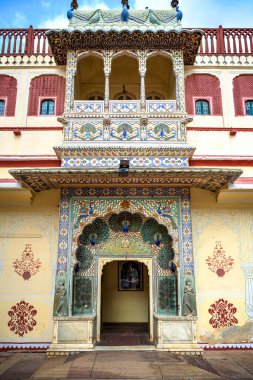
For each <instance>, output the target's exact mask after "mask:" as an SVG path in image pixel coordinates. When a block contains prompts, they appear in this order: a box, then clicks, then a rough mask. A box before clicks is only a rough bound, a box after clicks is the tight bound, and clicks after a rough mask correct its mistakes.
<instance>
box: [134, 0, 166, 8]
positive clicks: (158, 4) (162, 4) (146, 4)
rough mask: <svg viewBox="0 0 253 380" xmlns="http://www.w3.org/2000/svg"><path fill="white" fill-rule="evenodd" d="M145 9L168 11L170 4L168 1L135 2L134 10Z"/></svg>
mask: <svg viewBox="0 0 253 380" xmlns="http://www.w3.org/2000/svg"><path fill="white" fill-rule="evenodd" d="M146 7H148V8H150V9H170V8H171V7H170V2H169V1H168V0H156V1H155V4H154V0H135V3H134V8H135V9H145V8H146Z"/></svg>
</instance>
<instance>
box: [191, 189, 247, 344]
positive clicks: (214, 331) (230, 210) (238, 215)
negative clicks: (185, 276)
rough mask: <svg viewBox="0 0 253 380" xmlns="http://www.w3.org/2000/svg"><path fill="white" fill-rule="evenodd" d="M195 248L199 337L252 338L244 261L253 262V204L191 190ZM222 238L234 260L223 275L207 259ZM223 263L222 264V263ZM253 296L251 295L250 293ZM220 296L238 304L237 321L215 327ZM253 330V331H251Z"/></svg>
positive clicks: (218, 339) (220, 340)
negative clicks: (213, 307)
mask: <svg viewBox="0 0 253 380" xmlns="http://www.w3.org/2000/svg"><path fill="white" fill-rule="evenodd" d="M191 195H192V198H191V203H192V226H193V250H194V261H195V274H196V287H197V307H198V316H199V318H198V331H197V332H198V341H200V342H208V343H224V342H229V343H230V342H237V343H238V342H243V341H249V339H250V338H249V337H250V336H251V338H252V327H251V328H249V326H250V325H249V324H246V322H247V320H248V318H249V316H248V315H247V312H246V289H245V282H246V279H245V276H244V271H243V268H242V266H243V264H245V263H251V264H252V265H253V240H252V239H253V206H252V204H251V206H250V205H249V204H243V203H241V204H239V203H238V204H237V205H236V206H235V205H229V206H230V207H229V206H228V205H226V204H218V203H216V194H212V193H210V192H208V191H205V190H199V189H194V190H192V191H191ZM217 241H220V242H221V245H222V248H223V249H224V251H225V256H226V257H229V256H230V257H231V258H232V259H233V260H234V262H233V265H232V269H231V270H229V271H228V272H227V273H225V275H224V276H223V277H219V276H218V275H217V274H216V272H213V271H211V270H210V269H209V266H208V264H207V262H206V260H207V258H208V257H212V256H213V254H214V249H215V244H216V242H217ZM221 267H222V266H221ZM251 297H252V295H251ZM219 299H223V300H227V301H228V302H229V303H232V304H233V305H234V307H236V309H237V311H236V313H235V317H236V318H237V320H238V324H234V326H232V327H226V328H225V327H220V328H213V327H212V325H211V324H210V322H209V321H210V319H211V317H212V315H211V314H210V313H209V311H208V310H209V308H210V306H211V305H212V304H213V303H215V302H216V301H218V300H219ZM250 331H251V332H250Z"/></svg>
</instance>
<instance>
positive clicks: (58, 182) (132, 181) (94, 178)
mask: <svg viewBox="0 0 253 380" xmlns="http://www.w3.org/2000/svg"><path fill="white" fill-rule="evenodd" d="M9 172H10V174H11V175H12V176H13V177H14V178H15V179H16V180H18V181H20V182H22V183H23V184H24V185H26V186H27V187H29V188H30V189H32V190H34V191H43V190H48V189H58V188H63V187H73V186H74V187H75V186H78V187H82V186H91V187H105V186H112V187H125V186H148V185H149V186H157V185H159V186H184V187H199V188H202V189H206V190H210V191H218V190H220V189H221V188H222V187H223V186H225V185H227V184H228V183H232V182H234V181H235V180H236V179H237V178H238V177H239V176H240V175H241V174H242V170H238V169H216V168H215V169H210V168H201V169H198V168H176V169H174V168H170V169H167V170H160V169H145V170H143V169H142V170H140V169H139V170H137V169H136V170H133V169H131V168H130V169H129V173H128V175H127V176H120V175H119V170H118V169H108V168H101V169H99V170H96V169H89V170H87V169H79V168H73V169H69V168H68V169H67V168H66V169H65V168H59V169H58V168H52V169H13V170H10V171H9Z"/></svg>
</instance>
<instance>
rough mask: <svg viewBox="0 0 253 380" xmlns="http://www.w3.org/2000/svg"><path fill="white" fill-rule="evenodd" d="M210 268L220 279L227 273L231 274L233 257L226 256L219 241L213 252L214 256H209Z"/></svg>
mask: <svg viewBox="0 0 253 380" xmlns="http://www.w3.org/2000/svg"><path fill="white" fill-rule="evenodd" d="M206 262H207V265H208V268H209V269H210V270H211V271H212V272H214V273H216V274H217V276H218V277H223V276H224V275H225V273H227V272H229V271H230V270H231V269H232V267H233V263H234V259H232V257H231V256H226V255H225V251H224V249H223V247H222V245H221V242H220V241H217V242H216V244H215V248H214V251H213V256H212V257H211V256H208V258H207V259H206Z"/></svg>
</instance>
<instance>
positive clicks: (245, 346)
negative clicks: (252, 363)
mask: <svg viewBox="0 0 253 380" xmlns="http://www.w3.org/2000/svg"><path fill="white" fill-rule="evenodd" d="M198 344H199V345H200V347H201V348H202V349H203V350H204V351H232V350H235V351H236V350H240V351H242V350H244V351H246V350H253V343H218V344H209V343H202V342H198Z"/></svg>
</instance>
